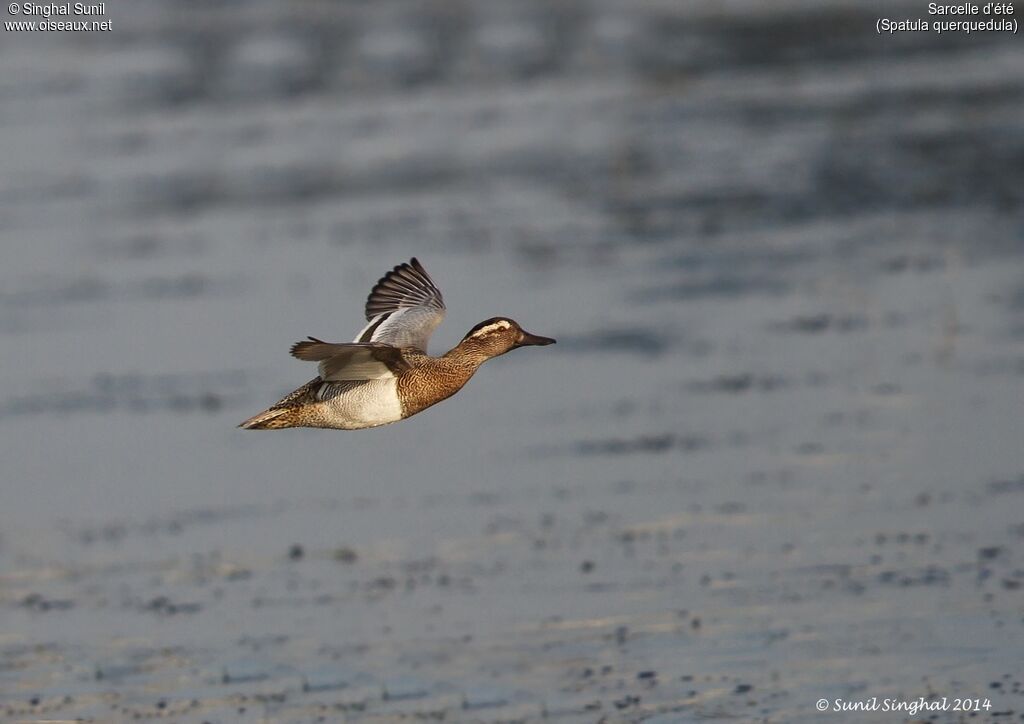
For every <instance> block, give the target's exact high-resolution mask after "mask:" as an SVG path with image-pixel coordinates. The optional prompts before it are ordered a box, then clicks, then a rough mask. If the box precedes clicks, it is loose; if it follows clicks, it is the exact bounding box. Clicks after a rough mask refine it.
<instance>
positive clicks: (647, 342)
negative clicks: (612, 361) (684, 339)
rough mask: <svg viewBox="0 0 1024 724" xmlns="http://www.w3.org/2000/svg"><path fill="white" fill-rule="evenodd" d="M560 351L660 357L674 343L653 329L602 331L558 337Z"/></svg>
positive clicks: (634, 328)
mask: <svg viewBox="0 0 1024 724" xmlns="http://www.w3.org/2000/svg"><path fill="white" fill-rule="evenodd" d="M558 346H559V349H565V350H568V351H570V352H575V353H589V352H622V353H626V354H635V355H638V356H640V357H649V356H651V355H660V354H664V353H665V352H667V351H668V350H669V349H670V348H671V347H672V341H671V340H670V339H668V338H667V337H666V336H665V335H664V334H659V333H657V332H655V331H654V330H653V329H643V328H636V327H630V328H625V327H623V328H619V329H602V330H597V331H595V332H591V333H589V334H586V335H562V334H560V335H558Z"/></svg>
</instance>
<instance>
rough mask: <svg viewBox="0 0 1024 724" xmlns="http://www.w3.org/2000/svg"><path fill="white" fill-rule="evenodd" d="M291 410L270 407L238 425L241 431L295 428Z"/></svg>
mask: <svg viewBox="0 0 1024 724" xmlns="http://www.w3.org/2000/svg"><path fill="white" fill-rule="evenodd" d="M292 412H293V410H291V409H290V408H287V407H276V408H275V407H272V408H270V409H269V410H264V411H263V412H261V413H260V414H258V415H254V416H252V417H250V418H249V419H248V420H246V421H245V422H242V423H239V425H238V426H239V427H240V428H242V429H243V430H280V429H281V428H282V427H295V421H294V419H293V418H294V415H293V414H291V413H292Z"/></svg>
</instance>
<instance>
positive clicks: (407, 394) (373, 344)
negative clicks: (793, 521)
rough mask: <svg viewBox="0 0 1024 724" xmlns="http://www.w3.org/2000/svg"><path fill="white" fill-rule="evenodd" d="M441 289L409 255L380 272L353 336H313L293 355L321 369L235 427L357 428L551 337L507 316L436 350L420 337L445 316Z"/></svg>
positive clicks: (387, 418)
mask: <svg viewBox="0 0 1024 724" xmlns="http://www.w3.org/2000/svg"><path fill="white" fill-rule="evenodd" d="M444 314H445V306H444V300H443V299H442V297H441V291H440V290H439V289H438V288H437V287H436V286H435V285H434V282H433V281H432V280H431V278H430V276H429V275H428V274H427V271H426V270H425V269H424V268H423V265H422V264H420V263H419V261H417V260H416V258H415V257H414V258H413V259H411V260H410V261H409V262H408V263H406V264H399V265H398V266H396V267H395V268H394V269H392V270H391V271H389V272H388V273H387V274H385V275H384V276H383V277H382V278H381V279H380V281H378V282H377V284H376V286H374V287H373V290H372V291H371V292H370V296H369V297H368V298H367V299H366V319H367V321H368V324H367V325H366V327H364V328H363V330H362V331H361V332H360V333H359V334H358V335H357V336H356V338H355V341H354V342H324V341H322V340H319V339H317V338H315V337H310V338H309V339H308V340H305V341H303V342H298V343H296V344H294V345H293V346H292V349H291V353H292V356H293V357H296V358H298V359H300V360H304V361H307V362H317V363H319V372H320V374H319V375H318V376H317V377H315V378H314V379H312V380H310V381H309V382H307V383H306V384H304V385H303V386H302V387H300V388H299V389H297V390H295V391H294V392H292V393H291V394H288V395H286V396H285V397H284V398H282V399H281V400H280V401H278V402H277V403H276V404H274V405H273V406H272V407H270V408H269V409H267V410H265V411H263V412H261V413H260V414H258V415H255V416H253V417H250V418H249V419H248V420H246V421H245V422H243V423H241V424H240V425H239V427H241V428H244V429H246V430H279V429H281V428H285V427H326V428H333V429H338V430H359V429H362V428H364V427H378V426H380V425H387V424H389V423H392V422H398V421H399V420H404V419H405V418H407V417H411V416H413V415H415V414H416V413H417V412H421V411H423V410H425V409H427V408H428V407H430V406H431V405H436V404H437V403H438V402H440V401H441V400H444V399H447V398H449V397H451V396H452V395H454V394H455V393H456V392H458V391H459V390H460V389H462V386H463V385H465V384H466V383H467V382H468V381H469V378H470V377H472V376H473V374H474V373H475V372H476V371H477V369H479V367H480V365H482V364H483V363H484V362H486V361H487V360H489V359H491V358H492V357H497V356H499V355H503V354H505V353H506V352H508V351H510V350H513V349H516V348H517V347H528V346H532V345H546V344H554V343H555V340H553V339H551V338H550V337H541V336H539V335H536V334H530V333H529V332H527V331H526V330H524V329H523V328H522V327H520V326H519V324H518V323H516V322H515V321H513V320H511V319H508V318H507V317H493V318H491V319H487V320H484V321H483V322H480V324H478V325H476V326H475V327H473V328H472V329H471V330H469V333H468V334H466V336H465V337H463V338H462V341H461V342H459V343H458V344H457V345H456V346H455V347H454V348H453V349H451V350H449V351H448V352H446V353H445V354H444V355H442V356H440V357H431V356H430V355H428V354H427V340H429V339H430V335H431V333H432V332H433V331H434V330H435V329H436V328H437V326H438V325H439V324H441V321H442V320H443V319H444Z"/></svg>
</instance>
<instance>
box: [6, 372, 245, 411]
mask: <svg viewBox="0 0 1024 724" xmlns="http://www.w3.org/2000/svg"><path fill="white" fill-rule="evenodd" d="M246 385H247V378H246V375H245V373H244V372H241V371H230V372H214V373H195V374H156V375H147V374H142V373H127V374H120V375H112V374H100V375H96V376H95V377H94V378H93V379H92V380H91V381H90V382H89V383H88V384H87V385H84V386H82V387H80V388H78V389H75V388H73V387H72V388H69V386H68V385H67V384H66V383H53V384H51V385H50V386H51V387H54V388H57V389H53V390H50V391H47V392H37V393H33V394H28V395H19V396H17V397H12V398H10V399H8V400H6V401H4V402H3V403H0V419H2V418H4V417H19V416H22V415H45V414H59V415H70V414H82V413H86V414H109V413H112V412H129V413H151V412H158V411H159V412H175V413H186V414H194V413H201V414H207V415H212V414H217V413H219V412H221V411H222V410H224V409H228V408H233V407H236V406H238V405H240V404H241V403H242V401H243V400H244V399H245V398H247V397H248V395H247V394H245V392H244V390H245V389H246Z"/></svg>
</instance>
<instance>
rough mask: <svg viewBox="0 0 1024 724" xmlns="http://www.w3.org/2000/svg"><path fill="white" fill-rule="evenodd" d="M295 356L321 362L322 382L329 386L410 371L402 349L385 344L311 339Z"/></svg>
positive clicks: (295, 350)
mask: <svg viewBox="0 0 1024 724" xmlns="http://www.w3.org/2000/svg"><path fill="white" fill-rule="evenodd" d="M291 353H292V356H293V357H295V358H297V359H301V360H304V361H307V362H319V363H320V364H319V368H320V378H321V379H322V380H323V381H325V382H359V381H365V380H379V379H385V378H389V377H394V376H395V375H396V374H397V373H399V372H402V371H403V370H407V369H409V363H408V362H407V361H406V360H405V358H404V357H403V356H402V351H401V350H400V349H397V348H396V347H391V346H389V345H383V344H354V343H351V342H324V341H322V340H319V339H315V338H312V337H311V338H310V339H309V340H307V341H303V342H297V343H296V344H294V345H293V346H292V349H291Z"/></svg>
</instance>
